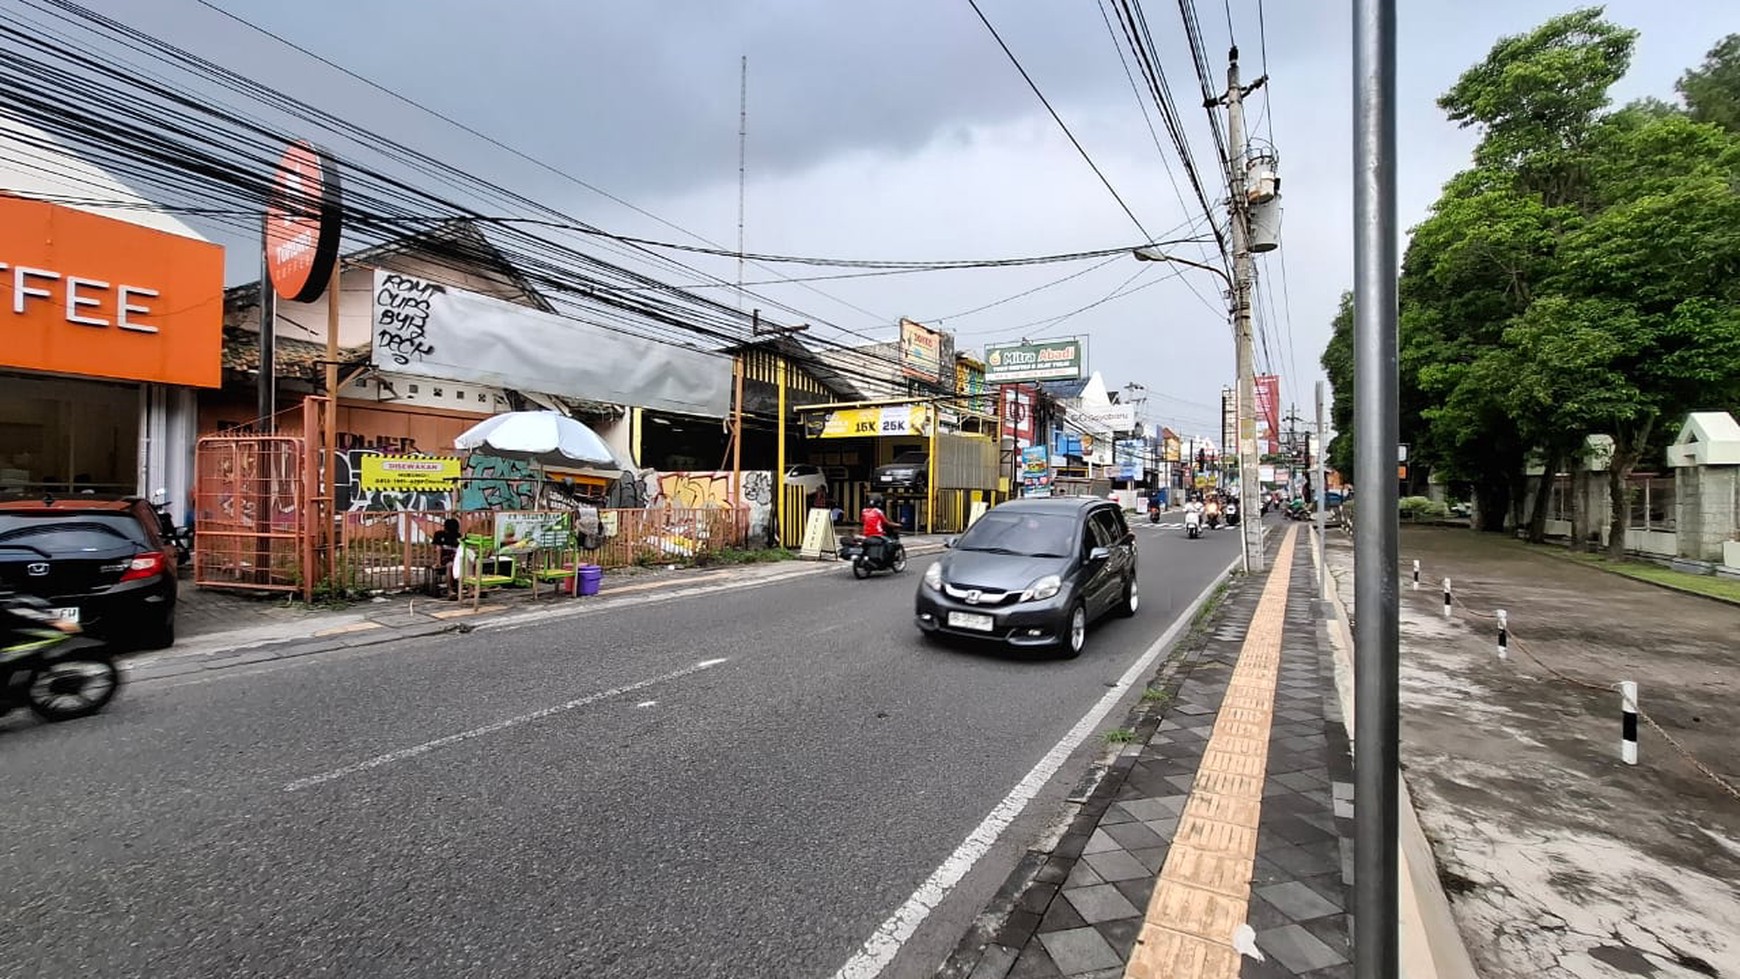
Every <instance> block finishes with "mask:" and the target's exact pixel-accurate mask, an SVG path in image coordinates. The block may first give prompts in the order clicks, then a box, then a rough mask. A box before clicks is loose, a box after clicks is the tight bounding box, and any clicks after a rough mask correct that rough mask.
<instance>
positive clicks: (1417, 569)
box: [1414, 558, 1420, 591]
mask: <svg viewBox="0 0 1740 979" xmlns="http://www.w3.org/2000/svg"><path fill="white" fill-rule="evenodd" d="M1414 590H1415V591H1419V590H1420V561H1419V559H1418V558H1416V559H1415V560H1414Z"/></svg>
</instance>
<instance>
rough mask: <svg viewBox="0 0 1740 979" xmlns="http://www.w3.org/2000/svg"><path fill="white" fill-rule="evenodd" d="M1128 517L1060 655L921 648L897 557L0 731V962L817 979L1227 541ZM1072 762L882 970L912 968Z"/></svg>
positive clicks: (987, 885) (1135, 645) (51, 968)
mask: <svg viewBox="0 0 1740 979" xmlns="http://www.w3.org/2000/svg"><path fill="white" fill-rule="evenodd" d="M1137 532H1138V534H1139V540H1140V544H1139V548H1140V554H1141V557H1140V560H1141V582H1142V595H1143V605H1142V611H1141V613H1140V614H1139V615H1138V616H1137V617H1136V618H1135V619H1131V620H1120V619H1116V618H1110V619H1107V620H1105V621H1104V622H1102V623H1101V625H1100V626H1099V627H1098V628H1097V629H1095V630H1094V631H1093V632H1092V633H1090V635H1089V640H1088V648H1087V651H1086V652H1085V654H1084V655H1083V656H1082V657H1081V658H1080V659H1079V660H1075V661H1063V660H1055V659H1048V658H1035V657H1032V656H1010V655H988V654H984V653H977V652H972V651H962V650H953V649H935V648H931V647H928V646H926V645H925V644H924V643H922V642H921V641H920V639H919V636H918V633H917V630H916V629H915V627H914V626H913V625H912V622H911V613H912V594H913V590H914V589H915V588H916V587H917V585H918V579H919V575H920V574H921V573H922V571H923V569H924V566H925V565H926V564H927V563H928V560H930V559H924V560H914V561H913V563H912V566H911V567H910V568H909V569H908V570H907V572H906V573H905V574H904V575H901V576H898V577H878V578H873V579H871V580H869V581H864V582H858V581H854V580H853V579H852V577H851V574H850V572H849V571H847V570H845V569H843V568H841V569H830V570H829V571H828V572H826V573H821V574H815V575H810V576H805V577H800V578H796V579H792V580H787V581H784V582H779V583H775V584H770V585H767V586H764V587H759V588H752V589H744V590H737V591H731V592H726V593H722V594H719V595H707V596H701V597H690V598H686V599H683V600H681V601H672V602H668V603H663V604H651V605H645V606H641V607H636V608H626V609H622V610H620V611H617V612H613V613H611V614H609V615H596V616H589V617H584V618H577V619H568V620H565V621H557V622H550V623H545V624H540V625H531V626H522V627H519V628H515V629H511V630H479V631H477V632H474V633H471V634H468V635H452V636H447V637H442V638H440V639H439V640H416V641H407V642H403V643H397V644H390V645H385V646H379V647H374V648H371V649H368V650H359V651H355V652H350V653H338V654H330V655H324V656H312V657H305V658H302V659H297V660H289V661H284V662H280V663H274V664H268V665H264V666H256V667H237V668H235V669H233V670H224V671H219V672H217V673H206V674H203V675H200V676H197V677H191V678H190V677H177V678H170V679H165V680H157V681H149V682H142V683H137V684H134V685H132V686H130V687H129V688H128V689H127V690H125V691H124V692H123V694H122V697H121V699H119V700H117V701H116V703H115V704H114V705H113V707H112V708H111V709H110V711H109V712H107V713H105V714H103V715H101V716H99V717H96V718H91V719H87V720H84V721H79V722H74V723H71V724H64V725H59V726H47V725H39V724H36V723H35V722H34V721H32V720H30V719H29V718H28V717H26V716H25V715H21V714H13V715H10V716H9V717H7V718H5V719H3V720H0V784H3V785H4V787H5V788H4V791H5V799H4V801H3V802H0V813H3V814H4V819H0V827H3V828H0V976H8V977H9V976H30V977H59V976H69V977H70V976H78V977H98V976H105V977H106V976H149V977H164V976H175V977H187V979H191V977H207V976H296V977H307V976H371V977H372V976H516V977H532V976H564V975H584V976H589V977H618V976H621V977H627V976H683V977H691V976H722V977H723V976H730V977H774V976H798V977H812V976H819V977H824V979H825V977H828V976H832V975H833V974H834V973H835V971H836V970H837V969H839V968H840V967H841V965H842V964H843V963H845V962H846V961H847V960H848V958H849V957H850V956H852V955H853V954H854V952H856V951H857V950H858V949H859V947H860V946H861V945H862V943H863V942H864V941H865V940H866V939H867V938H869V937H870V936H871V935H872V933H874V932H875V931H876V929H877V927H878V926H879V925H880V924H881V923H882V922H883V921H884V919H886V918H887V917H888V916H889V915H890V914H891V913H892V912H893V911H894V910H895V909H896V908H898V907H900V906H901V904H902V902H904V901H906V900H907V898H908V897H909V896H910V895H911V894H912V893H913V891H914V889H915V888H916V887H918V886H919V885H920V884H921V883H922V882H923V881H924V880H925V879H926V877H927V876H928V875H930V874H931V873H932V871H933V870H935V869H936V868H937V867H938V865H939V863H941V862H942V861H944V860H945V859H946V858H947V857H948V856H949V855H950V853H951V852H952V851H954V850H955V848H956V847H957V846H958V845H959V844H960V843H961V841H962V839H963V838H964V837H965V836H966V835H967V834H968V833H969V832H971V831H972V830H973V828H974V827H975V826H977V825H978V824H979V823H980V821H981V820H982V819H984V818H985V817H986V814H987V813H989V812H990V811H991V810H992V809H993V808H994V807H995V806H997V804H998V803H999V801H1001V800H1002V799H1003V798H1004V797H1005V795H1006V794H1007V793H1009V792H1010V790H1011V789H1012V788H1013V787H1014V786H1015V785H1016V783H1017V782H1019V781H1020V780H1021V779H1022V777H1023V776H1024V775H1026V774H1027V772H1028V771H1029V769H1031V768H1032V767H1033V766H1034V764H1035V763H1036V762H1037V761H1039V760H1040V758H1041V757H1042V756H1044V755H1045V754H1046V752H1048V751H1049V750H1051V749H1052V747H1053V746H1054V745H1055V744H1056V743H1057V742H1058V740H1059V738H1060V737H1062V736H1063V735H1064V734H1065V733H1066V732H1067V731H1069V729H1070V728H1071V727H1072V726H1074V725H1075V724H1076V723H1077V721H1078V720H1079V719H1080V718H1081V717H1082V715H1083V714H1084V713H1085V712H1086V711H1087V710H1088V709H1089V708H1090V707H1091V706H1092V705H1093V704H1094V703H1095V702H1096V701H1098V700H1099V699H1100V698H1101V697H1103V696H1104V695H1105V693H1106V688H1107V686H1108V685H1109V684H1111V683H1112V682H1113V681H1114V680H1115V679H1116V678H1117V677H1118V676H1119V675H1120V674H1122V673H1123V672H1124V671H1125V670H1126V669H1127V668H1128V667H1129V666H1130V664H1131V663H1132V662H1134V661H1135V660H1136V659H1137V658H1138V657H1139V656H1140V655H1141V653H1142V652H1143V651H1144V650H1145V649H1146V648H1147V647H1148V646H1149V645H1151V644H1152V642H1153V641H1154V639H1155V638H1156V637H1157V636H1159V635H1160V634H1161V633H1162V632H1163V631H1164V630H1165V629H1166V627H1167V626H1168V625H1170V624H1171V623H1172V621H1173V620H1174V619H1175V618H1176V616H1177V612H1178V610H1180V609H1182V608H1183V607H1184V606H1186V605H1187V604H1189V603H1190V602H1191V601H1192V600H1193V599H1194V598H1195V597H1196V596H1197V595H1198V594H1199V593H1200V592H1201V591H1202V590H1203V588H1204V587H1205V586H1206V585H1207V584H1208V583H1209V582H1210V581H1211V579H1212V578H1213V577H1214V576H1215V575H1216V574H1218V573H1219V572H1220V571H1221V570H1222V569H1224V568H1225V567H1226V565H1227V564H1228V563H1229V562H1230V561H1231V560H1233V558H1234V557H1236V555H1237V553H1238V538H1237V535H1236V533H1234V532H1231V531H1221V532H1218V533H1214V534H1211V535H1209V536H1208V537H1207V538H1206V539H1203V540H1194V541H1193V540H1186V539H1185V538H1184V535H1183V532H1182V531H1180V530H1175V529H1170V528H1166V529H1162V528H1154V527H1150V526H1147V525H1146V524H1145V523H1144V524H1142V525H1141V526H1139V527H1138V531H1137ZM716 660H717V661H721V662H710V661H716ZM1130 696H1134V693H1133V692H1132V693H1131V694H1130ZM1122 716H1123V715H1122V709H1121V708H1120V709H1118V710H1115V711H1114V712H1113V714H1112V715H1110V716H1109V717H1108V719H1107V721H1106V722H1105V724H1104V725H1102V726H1103V727H1112V726H1116V725H1117V723H1118V722H1119V721H1120V720H1121V718H1122ZM1097 748H1098V745H1097V744H1096V743H1094V742H1093V741H1092V740H1091V739H1090V741H1089V743H1087V744H1085V745H1083V746H1082V748H1081V749H1079V750H1077V751H1076V752H1075V753H1074V755H1073V756H1072V757H1071V759H1070V761H1069V762H1068V763H1067V764H1065V766H1064V767H1063V769H1062V770H1061V771H1060V772H1059V773H1058V775H1057V776H1056V777H1055V778H1054V779H1052V781H1051V782H1050V783H1049V785H1048V787H1047V789H1046V790H1045V791H1044V792H1043V793H1042V794H1041V795H1040V796H1039V797H1038V798H1037V799H1036V800H1035V801H1034V802H1033V803H1032V804H1031V805H1029V806H1028V807H1027V808H1026V810H1025V811H1024V812H1023V814H1022V815H1021V816H1020V817H1019V818H1018V819H1017V820H1016V821H1015V822H1014V824H1013V825H1011V826H1010V828H1009V830H1008V832H1007V833H1006V834H1005V835H1004V837H1003V838H1002V840H1001V842H1000V844H999V845H998V846H997V847H996V848H994V849H993V850H992V851H991V852H990V853H989V854H987V855H986V856H985V857H984V859H982V860H980V861H979V863H978V864H977V865H976V867H975V869H974V870H973V871H972V872H971V873H970V874H968V876H967V877H966V878H965V879H964V880H963V881H962V882H961V884H960V885H959V886H958V887H956V888H955V889H954V890H953V891H952V892H951V893H950V895H949V896H948V898H947V899H946V900H945V901H944V902H943V903H942V904H941V905H940V906H939V907H938V908H937V909H936V911H935V912H934V913H933V914H931V915H930V917H929V918H928V919H927V920H926V921H925V923H924V925H923V926H922V927H920V928H919V929H918V931H917V933H916V934H914V935H913V936H912V938H911V940H910V941H908V942H906V943H905V945H904V946H903V948H902V951H901V952H900V954H899V956H898V957H897V958H895V959H894V961H893V962H892V964H891V965H890V967H889V968H888V969H887V970H886V971H885V972H884V975H888V976H921V975H929V974H930V972H931V971H933V970H934V969H935V967H936V965H937V964H938V963H939V962H940V961H941V960H942V959H943V958H944V957H945V955H946V954H947V952H948V951H949V949H950V948H951V947H952V945H953V943H954V942H955V941H956V940H957V939H958V938H959V936H960V934H961V933H962V932H963V930H964V929H965V928H966V926H967V924H968V923H969V922H970V921H971V919H972V917H973V916H974V915H975V914H976V913H977V912H978V911H979V910H980V909H981V908H982V907H983V905H984V902H985V900H986V899H987V898H988V897H989V895H990V894H991V892H992V891H993V890H994V889H995V888H996V886H997V885H998V884H999V883H1001V881H1002V879H1003V877H1004V876H1005V875H1006V874H1007V873H1008V871H1009V870H1010V869H1011V867H1012V866H1013V863H1014V860H1015V859H1016V858H1017V856H1018V852H1019V850H1020V849H1021V848H1024V847H1025V846H1026V845H1027V844H1028V843H1030V842H1031V841H1032V840H1033V839H1035V838H1037V837H1038V835H1039V834H1041V833H1042V832H1044V831H1045V830H1046V828H1047V826H1048V824H1049V823H1050V822H1051V821H1052V820H1053V819H1054V817H1055V816H1056V814H1057V812H1058V803H1059V801H1060V800H1061V798H1062V796H1063V794H1064V793H1065V792H1067V791H1068V789H1069V788H1071V787H1072V786H1073V785H1074V784H1075V782H1076V780H1077V779H1078V778H1079V777H1080V775H1081V774H1082V772H1083V771H1084V770H1085V766H1086V765H1087V764H1088V762H1089V759H1090V756H1091V755H1092V753H1093V752H1094V751H1095V750H1096V749H1097Z"/></svg>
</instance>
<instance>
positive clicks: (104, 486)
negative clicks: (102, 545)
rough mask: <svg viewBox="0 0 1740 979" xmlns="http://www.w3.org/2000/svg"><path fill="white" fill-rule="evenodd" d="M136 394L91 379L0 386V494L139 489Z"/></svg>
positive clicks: (13, 381)
mask: <svg viewBox="0 0 1740 979" xmlns="http://www.w3.org/2000/svg"><path fill="white" fill-rule="evenodd" d="M138 466H139V390H138V388H136V387H130V386H125V385H116V384H105V383H102V382H97V381H75V380H59V379H50V378H40V379H39V378H24V377H11V376H8V377H6V378H5V380H4V383H0V491H12V492H23V493H32V494H34V493H60V494H66V493H78V492H81V491H84V490H89V491H91V492H93V493H99V494H127V493H136V492H138V490H139V485H138V484H139V469H138Z"/></svg>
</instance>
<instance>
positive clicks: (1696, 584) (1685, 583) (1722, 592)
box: [1559, 551, 1740, 602]
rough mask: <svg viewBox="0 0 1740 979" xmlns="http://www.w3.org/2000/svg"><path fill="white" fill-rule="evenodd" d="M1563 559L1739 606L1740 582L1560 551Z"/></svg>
mask: <svg viewBox="0 0 1740 979" xmlns="http://www.w3.org/2000/svg"><path fill="white" fill-rule="evenodd" d="M1559 553H1560V554H1561V555H1562V556H1563V557H1565V558H1568V559H1570V560H1572V561H1577V562H1579V563H1582V564H1588V565H1593V566H1595V567H1597V568H1601V569H1602V570H1604V571H1611V572H1613V573H1614V574H1622V575H1624V576H1626V577H1627V578H1636V579H1637V580H1639V581H1648V582H1653V583H1655V584H1658V585H1666V586H1668V587H1669V588H1677V589H1679V590H1680V591H1689V592H1691V593H1693V594H1695V595H1706V596H1708V597H1710V598H1722V599H1726V600H1728V601H1730V602H1740V581H1735V580H1734V579H1732V578H1719V577H1717V576H1715V575H1706V574H1692V573H1690V572H1687V571H1675V570H1674V569H1672V568H1664V567H1662V566H1661V565H1659V564H1654V563H1651V562H1649V561H1631V560H1623V559H1622V560H1618V561H1614V560H1611V559H1609V558H1607V557H1605V556H1603V555H1600V554H1588V553H1582V552H1578V551H1561V552H1559Z"/></svg>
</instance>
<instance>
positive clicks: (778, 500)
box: [773, 354, 1393, 547]
mask: <svg viewBox="0 0 1740 979" xmlns="http://www.w3.org/2000/svg"><path fill="white" fill-rule="evenodd" d="M774 371H775V373H776V374H777V376H778V379H779V419H778V425H777V427H778V432H777V433H776V435H775V437H776V438H777V439H778V440H779V446H778V447H777V448H776V449H775V450H774V452H775V454H776V455H777V457H778V458H777V461H775V462H774V467H775V468H776V469H777V470H778V471H777V472H775V473H774V474H773V506H774V510H773V523H774V526H776V527H778V528H779V530H778V536H779V546H781V547H785V546H787V545H786V536H785V356H784V355H783V354H782V355H780V357H779V358H778V359H777V360H776V361H775V363H774ZM1392 509H1393V508H1392Z"/></svg>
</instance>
